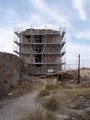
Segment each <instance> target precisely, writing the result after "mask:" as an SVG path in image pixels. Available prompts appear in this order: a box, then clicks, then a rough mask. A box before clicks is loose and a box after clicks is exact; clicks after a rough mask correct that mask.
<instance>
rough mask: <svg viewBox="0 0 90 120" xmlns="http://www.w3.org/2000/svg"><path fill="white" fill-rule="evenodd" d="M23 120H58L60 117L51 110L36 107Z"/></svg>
mask: <svg viewBox="0 0 90 120" xmlns="http://www.w3.org/2000/svg"><path fill="white" fill-rule="evenodd" d="M22 120H58V118H57V116H56V115H55V114H53V113H51V112H45V111H44V110H42V109H36V110H34V111H32V112H31V113H30V114H29V115H28V116H27V117H25V118H24V119H22Z"/></svg>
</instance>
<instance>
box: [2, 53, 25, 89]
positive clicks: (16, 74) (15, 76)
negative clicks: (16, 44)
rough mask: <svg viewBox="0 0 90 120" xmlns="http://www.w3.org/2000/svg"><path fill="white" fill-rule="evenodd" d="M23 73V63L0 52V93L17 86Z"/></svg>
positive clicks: (12, 56)
mask: <svg viewBox="0 0 90 120" xmlns="http://www.w3.org/2000/svg"><path fill="white" fill-rule="evenodd" d="M23 71H24V62H23V60H22V59H20V58H19V57H17V56H15V55H13V54H10V53H3V52H0V91H3V90H6V91H7V89H9V88H10V87H11V86H12V85H17V84H18V83H19V81H20V78H21V76H22V73H23Z"/></svg>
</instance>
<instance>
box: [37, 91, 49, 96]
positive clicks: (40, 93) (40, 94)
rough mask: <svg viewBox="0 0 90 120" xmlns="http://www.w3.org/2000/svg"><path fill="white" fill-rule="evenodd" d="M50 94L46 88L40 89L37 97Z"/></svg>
mask: <svg viewBox="0 0 90 120" xmlns="http://www.w3.org/2000/svg"><path fill="white" fill-rule="evenodd" d="M47 95H50V92H49V91H48V90H41V91H40V92H39V94H38V96H39V97H44V96H47Z"/></svg>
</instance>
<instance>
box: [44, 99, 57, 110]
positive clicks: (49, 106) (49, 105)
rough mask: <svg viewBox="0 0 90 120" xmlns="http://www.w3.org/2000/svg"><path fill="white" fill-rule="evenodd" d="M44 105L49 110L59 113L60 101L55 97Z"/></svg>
mask: <svg viewBox="0 0 90 120" xmlns="http://www.w3.org/2000/svg"><path fill="white" fill-rule="evenodd" d="M43 105H44V107H45V108H46V109H47V110H51V111H57V110H58V109H59V101H58V99H57V98H54V97H51V98H49V99H48V100H47V101H46V102H45V103H44V104H43Z"/></svg>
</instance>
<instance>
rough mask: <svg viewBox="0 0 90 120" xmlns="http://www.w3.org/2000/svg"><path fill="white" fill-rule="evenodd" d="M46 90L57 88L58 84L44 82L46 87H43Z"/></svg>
mask: <svg viewBox="0 0 90 120" xmlns="http://www.w3.org/2000/svg"><path fill="white" fill-rule="evenodd" d="M45 88H46V89H47V90H55V89H58V88H59V86H58V85H57V84H52V83H51V84H46V87H45Z"/></svg>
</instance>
